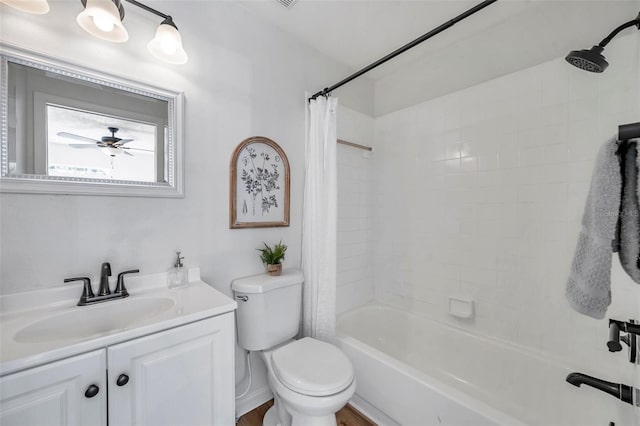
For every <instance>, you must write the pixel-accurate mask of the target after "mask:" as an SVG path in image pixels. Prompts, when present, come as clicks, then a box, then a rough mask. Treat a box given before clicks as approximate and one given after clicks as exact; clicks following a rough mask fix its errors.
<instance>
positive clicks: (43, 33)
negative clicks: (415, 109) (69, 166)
mask: <svg viewBox="0 0 640 426" xmlns="http://www.w3.org/2000/svg"><path fill="white" fill-rule="evenodd" d="M125 6H126V7H127V17H126V19H125V21H124V22H125V24H128V25H127V26H128V29H129V32H130V41H129V42H128V43H126V44H112V43H107V42H103V41H101V40H98V39H96V38H94V37H92V36H90V35H88V34H86V33H85V32H84V31H83V30H82V29H81V28H80V27H79V26H78V25H77V24H76V23H75V16H76V14H77V13H78V12H79V11H80V10H81V9H82V6H81V5H80V4H79V3H78V4H76V3H75V2H55V1H54V2H52V3H51V12H50V13H49V14H48V15H43V16H36V15H26V14H22V13H20V12H14V10H13V9H10V8H8V7H6V6H4V5H2V6H1V7H2V15H1V21H0V24H1V32H0V36H1V39H2V41H3V42H8V43H12V44H16V45H19V46H22V47H25V48H29V49H32V50H35V51H39V52H44V53H47V54H50V55H53V56H56V57H59V58H62V59H66V60H71V61H75V62H78V63H81V64H83V65H85V66H89V67H92V68H98V69H100V68H104V69H105V70H106V71H110V72H113V73H116V74H119V75H122V76H125V77H128V78H131V79H136V80H142V81H145V82H148V83H151V84H155V85H160V86H165V85H166V86H167V87H170V88H173V89H176V90H182V91H184V92H185V99H186V117H185V123H186V131H185V150H186V162H185V164H186V178H185V184H186V190H185V198H184V199H178V200H166V199H141V198H122V197H84V196H50V195H11V194H2V196H1V198H0V200H1V207H0V208H1V210H0V212H1V214H2V217H1V226H2V227H1V228H0V229H1V232H2V242H1V246H0V250H1V255H2V271H1V274H2V275H1V288H0V292H2V293H12V292H16V291H22V290H28V289H33V288H37V287H46V286H54V285H59V284H61V283H62V279H63V278H64V277H66V276H69V275H77V274H89V275H92V276H94V277H95V276H96V275H97V272H98V267H99V264H100V262H102V261H105V260H109V261H111V262H112V266H114V269H115V270H121V269H124V268H127V267H132V266H136V267H140V269H141V270H142V271H143V272H144V273H150V272H156V271H161V270H165V269H167V268H169V267H170V266H171V265H172V259H173V256H174V254H173V252H174V251H175V250H177V249H181V250H182V252H183V254H184V255H185V256H186V262H187V264H189V265H198V264H199V265H200V266H201V267H202V272H203V277H204V278H205V279H206V280H207V281H209V282H212V283H214V285H216V286H217V287H219V288H227V287H228V286H229V283H230V281H231V280H232V279H233V278H235V277H238V276H243V275H247V274H252V273H257V272H261V271H262V270H263V268H262V265H261V263H260V261H259V260H258V256H257V253H256V252H255V250H254V249H255V247H258V245H259V244H260V243H261V241H263V240H264V241H267V242H269V241H275V240H279V239H280V238H282V239H283V241H284V242H285V243H287V244H289V246H290V248H289V251H288V252H287V254H288V257H287V262H286V264H285V266H288V267H297V266H299V259H300V256H299V252H300V220H301V215H300V206H301V202H302V179H303V161H304V91H305V90H308V91H315V90H316V89H317V88H318V87H322V86H323V85H326V84H327V82H330V81H333V80H336V79H337V78H341V77H343V76H344V75H345V74H347V73H348V72H349V71H350V70H348V69H345V68H344V67H342V66H340V65H338V64H336V63H333V62H331V61H330V60H328V59H327V58H325V57H323V56H321V55H320V54H318V53H316V52H314V51H313V50H311V49H309V48H307V47H305V46H304V45H302V44H300V43H298V42H296V41H294V40H292V39H291V37H289V36H288V35H286V34H284V33H282V32H281V31H280V30H277V29H275V27H272V26H270V25H269V24H266V23H263V22H261V21H260V20H259V19H258V18H256V17H254V16H253V15H252V14H251V13H249V12H247V11H245V10H244V9H243V8H241V7H238V6H236V5H234V4H233V3H229V2H193V3H192V4H189V3H185V2H176V3H163V4H162V8H163V10H166V11H167V12H171V13H172V14H173V16H174V20H175V22H176V23H177V24H178V26H179V28H180V30H181V33H182V36H183V41H184V44H185V48H186V49H187V51H188V53H189V55H190V59H189V62H188V63H187V64H186V65H184V66H171V65H165V64H162V63H160V62H158V61H156V60H155V59H154V58H153V57H151V56H150V54H149V53H148V52H147V50H146V47H145V45H146V43H147V42H148V40H149V38H150V37H151V35H152V34H153V31H154V27H155V25H157V22H156V19H154V18H153V17H152V16H151V15H147V14H143V13H142V12H139V11H137V10H136V8H135V7H133V6H131V5H125ZM349 90H350V91H351V92H347V91H344V92H343V93H337V94H338V96H340V99H341V103H342V104H346V105H349V106H351V108H354V109H360V110H363V109H364V110H365V112H367V111H366V109H367V108H371V104H372V102H367V100H369V101H370V100H371V96H372V90H371V85H370V83H369V82H367V81H366V80H362V81H361V82H360V83H359V84H356V86H351V87H350V88H349ZM367 103H368V104H369V106H368V107H367V108H365V107H364V106H365V105H367ZM254 135H262V136H267V137H269V138H272V139H274V140H275V141H277V142H278V143H279V144H280V145H281V146H282V147H283V149H284V150H285V151H286V153H287V155H288V157H289V160H290V163H291V169H292V170H291V171H292V179H291V181H292V188H291V189H292V191H291V193H292V196H291V226H290V227H289V228H273V229H262V230H259V229H249V230H230V229H228V180H229V177H228V176H229V165H228V164H229V159H230V156H231V153H232V152H233V149H234V148H235V147H236V146H237V145H238V144H239V143H240V142H241V141H242V140H244V139H245V138H247V137H249V136H254Z"/></svg>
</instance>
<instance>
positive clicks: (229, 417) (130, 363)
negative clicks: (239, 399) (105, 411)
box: [107, 313, 235, 426]
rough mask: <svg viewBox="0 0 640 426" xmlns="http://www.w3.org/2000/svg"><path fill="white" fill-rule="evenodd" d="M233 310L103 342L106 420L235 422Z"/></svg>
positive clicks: (122, 423) (169, 425) (120, 424)
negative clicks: (113, 342) (106, 345)
mask: <svg viewBox="0 0 640 426" xmlns="http://www.w3.org/2000/svg"><path fill="white" fill-rule="evenodd" d="M233 330H234V320H233V313H229V314H225V315H220V316H218V317H214V318H210V319H207V320H203V321H198V322H195V323H191V324H188V325H185V326H182V327H177V328H174V329H171V330H168V331H164V332H161V333H156V334H152V335H149V336H146V337H142V338H139V339H135V340H131V341H129V342H125V343H121V344H118V345H113V346H110V347H109V348H107V357H108V359H109V372H108V381H109V424H111V425H117V426H127V425H141V426H142V425H147V426H163V425H166V426H175V425H233V424H235V417H234V416H235V408H234V407H235V406H234V403H235V399H234V397H235V393H234V392H235V388H234V367H233V366H234V355H233V353H234V352H233V351H234V334H233Z"/></svg>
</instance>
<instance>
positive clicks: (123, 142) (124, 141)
mask: <svg viewBox="0 0 640 426" xmlns="http://www.w3.org/2000/svg"><path fill="white" fill-rule="evenodd" d="M134 140H135V139H120V140H119V141H118V144H119V145H124V144H125V143H129V142H131V141H134Z"/></svg>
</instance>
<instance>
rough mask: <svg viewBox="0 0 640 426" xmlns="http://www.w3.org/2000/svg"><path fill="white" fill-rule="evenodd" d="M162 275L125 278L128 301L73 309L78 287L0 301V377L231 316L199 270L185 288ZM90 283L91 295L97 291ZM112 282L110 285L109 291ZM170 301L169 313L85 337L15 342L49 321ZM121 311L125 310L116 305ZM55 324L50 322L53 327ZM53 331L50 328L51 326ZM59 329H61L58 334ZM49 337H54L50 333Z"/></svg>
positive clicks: (230, 306) (229, 303)
mask: <svg viewBox="0 0 640 426" xmlns="http://www.w3.org/2000/svg"><path fill="white" fill-rule="evenodd" d="M166 283H167V274H166V273H162V274H153V275H142V276H133V275H130V276H127V277H126V279H125V284H126V287H127V290H128V291H129V294H130V295H129V297H127V298H125V299H116V300H111V301H107V302H103V303H98V304H95V305H89V306H76V304H77V303H78V299H79V298H80V294H81V293H82V283H81V282H80V283H76V284H69V285H65V286H61V287H55V288H51V289H44V290H37V291H29V292H24V293H16V294H9V295H4V296H0V376H3V375H6V374H10V373H14V372H17V371H20V370H24V369H26V368H31V367H34V366H37V365H40V364H44V363H48V362H51V361H55V360H58V359H62V358H66V357H69V356H73V355H76V354H80V353H84V352H88V351H91V350H95V349H100V348H103V347H106V346H108V345H112V344H115V343H120V342H123V341H126V340H130V339H135V338H137V337H140V336H144V335H147V334H151V333H155V332H158V331H162V330H166V329H169V328H173V327H177V326H180V325H184V324H187V323H190V322H193V321H198V320H201V319H204V318H209V317H212V316H216V315H221V314H224V313H228V312H233V311H234V310H235V309H236V307H237V304H236V302H235V301H234V300H233V299H231V298H229V297H227V296H226V295H224V294H222V293H221V292H219V291H218V290H216V289H214V288H213V287H211V286H209V285H208V284H206V283H204V282H203V281H201V280H200V270H199V269H198V268H195V269H190V270H189V286H188V287H185V288H181V289H176V290H169V289H168V288H167V284H166ZM96 287H97V286H96V283H94V291H96V290H97V288H96ZM114 287H115V283H114V282H112V283H111V289H112V290H113V288H114ZM154 298H163V299H170V300H171V302H170V305H171V306H170V308H168V309H166V310H163V311H162V312H161V313H159V314H153V315H150V317H148V318H138V319H136V320H135V321H134V322H133V323H131V324H127V325H125V326H123V327H119V328H117V329H113V330H109V331H106V332H102V333H98V334H95V333H94V334H92V335H90V336H68V335H67V336H65V337H62V338H59V339H58V338H56V337H55V335H54V336H52V338H51V339H49V338H48V337H49V336H47V338H46V339H42V340H43V341H29V342H26V341H19V340H20V339H17V340H16V338H15V336H16V333H18V332H19V331H20V330H22V329H24V328H25V327H28V326H29V325H32V324H36V323H38V322H41V321H43V320H44V321H47V319H48V318H55V317H58V316H60V315H65V314H67V313H79V318H82V317H84V315H85V313H86V318H90V317H91V315H92V312H94V313H95V312H97V311H95V310H96V309H100V310H102V312H104V309H111V308H112V309H113V312H114V315H116V314H117V312H118V307H119V304H127V305H128V306H129V308H131V306H132V304H133V306H134V305H135V303H136V301H139V302H140V303H144V300H143V299H154ZM120 306H124V305H120ZM54 324H55V323H54ZM54 328H55V327H54ZM63 331H64V330H61V335H62V334H65V333H63ZM52 334H53V333H52Z"/></svg>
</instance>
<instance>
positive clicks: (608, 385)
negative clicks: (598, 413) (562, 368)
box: [566, 373, 638, 405]
mask: <svg viewBox="0 0 640 426" xmlns="http://www.w3.org/2000/svg"><path fill="white" fill-rule="evenodd" d="M566 380H567V382H569V383H571V384H572V385H573V386H577V387H580V385H582V384H585V385H587V386H591V387H592V388H595V389H598V390H601V391H603V392H606V393H608V394H609V395H612V396H614V397H615V398H617V399H619V400H621V401H623V402H626V403H628V404H632V405H634V401H633V394H634V392H636V393H637V392H638V389H633V388H632V387H631V386H627V385H623V384H622V383H612V382H607V381H605V380H602V379H597V378H595V377H591V376H587V375H586V374H582V373H571V374H569V375H568V376H567V379H566Z"/></svg>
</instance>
